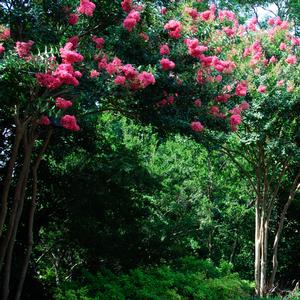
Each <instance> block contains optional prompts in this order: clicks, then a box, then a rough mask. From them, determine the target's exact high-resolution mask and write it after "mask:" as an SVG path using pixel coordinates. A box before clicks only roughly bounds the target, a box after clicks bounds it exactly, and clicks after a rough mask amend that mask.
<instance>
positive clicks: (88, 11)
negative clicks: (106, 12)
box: [77, 0, 96, 17]
mask: <svg viewBox="0 0 300 300" xmlns="http://www.w3.org/2000/svg"><path fill="white" fill-rule="evenodd" d="M95 8H96V5H95V4H94V3H93V2H91V1H90V0H80V6H79V7H78V8H77V11H78V12H79V13H80V14H83V15H86V16H88V17H92V16H93V13H94V10H95Z"/></svg>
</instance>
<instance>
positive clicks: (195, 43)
mask: <svg viewBox="0 0 300 300" xmlns="http://www.w3.org/2000/svg"><path fill="white" fill-rule="evenodd" d="M184 42H185V44H186V45H187V47H188V52H189V54H190V55H191V56H193V57H195V58H199V59H200V58H201V56H202V55H203V52H205V51H207V50H208V48H207V47H206V46H202V45H199V40H198V39H196V38H195V39H186V40H185V41H184Z"/></svg>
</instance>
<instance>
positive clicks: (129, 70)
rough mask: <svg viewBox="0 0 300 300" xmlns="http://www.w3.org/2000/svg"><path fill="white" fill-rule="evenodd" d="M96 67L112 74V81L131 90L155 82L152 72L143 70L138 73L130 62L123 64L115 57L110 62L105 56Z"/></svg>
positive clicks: (142, 87)
mask: <svg viewBox="0 0 300 300" xmlns="http://www.w3.org/2000/svg"><path fill="white" fill-rule="evenodd" d="M98 67H99V68H100V69H103V70H105V71H106V72H107V73H108V74H109V75H114V76H115V78H114V83H115V84H116V85H122V86H124V87H126V88H129V89H132V90H138V89H144V88H146V87H147V86H149V85H153V84H155V78H154V76H153V74H152V73H149V72H146V71H143V72H141V73H139V72H138V71H137V70H136V69H135V68H134V67H133V66H132V65H131V64H126V65H123V64H122V61H121V60H120V59H119V58H117V57H115V58H114V59H113V60H112V61H111V62H110V63H109V62H108V60H107V57H103V58H102V59H100V61H99V62H98Z"/></svg>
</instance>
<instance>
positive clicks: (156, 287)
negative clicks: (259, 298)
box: [54, 257, 252, 300]
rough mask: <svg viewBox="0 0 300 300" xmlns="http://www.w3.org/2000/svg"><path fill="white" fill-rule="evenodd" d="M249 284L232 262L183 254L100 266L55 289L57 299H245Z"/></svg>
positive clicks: (249, 291) (249, 288)
mask: <svg viewBox="0 0 300 300" xmlns="http://www.w3.org/2000/svg"><path fill="white" fill-rule="evenodd" d="M251 290H252V288H251V286H250V283H249V282H246V281H243V280H241V279H240V278H239V276H238V275H237V274H232V273H231V265H230V264H228V263H226V262H222V263H221V264H220V266H219V267H216V266H214V265H213V263H212V262H211V261H209V260H197V259H195V258H193V257H186V258H184V259H181V260H179V261H177V262H176V263H175V264H173V265H162V266H158V267H151V268H138V269H134V270H131V271H130V272H129V274H122V275H119V276H117V275H115V274H113V273H112V272H110V271H108V270H102V272H99V273H98V274H96V275H92V274H90V273H87V272H86V273H83V274H82V276H81V277H80V280H77V281H73V282H70V283H68V284H66V285H65V286H64V287H63V288H60V289H58V290H57V291H56V293H55V297H54V298H55V299H56V300H77V299H78V300H125V299H126V300H127V299H128V300H184V299H187V300H188V299H194V300H217V299H220V300H221V299H222V300H223V299H224V300H226V299H228V300H235V299H246V298H248V297H250V294H251Z"/></svg>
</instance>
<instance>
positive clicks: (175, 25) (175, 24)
mask: <svg viewBox="0 0 300 300" xmlns="http://www.w3.org/2000/svg"><path fill="white" fill-rule="evenodd" d="M164 29H165V30H167V31H168V33H169V36H170V37H172V38H174V39H178V38H180V37H181V30H182V25H181V23H180V22H179V21H175V20H170V21H169V22H168V23H167V24H166V25H165V26H164Z"/></svg>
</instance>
